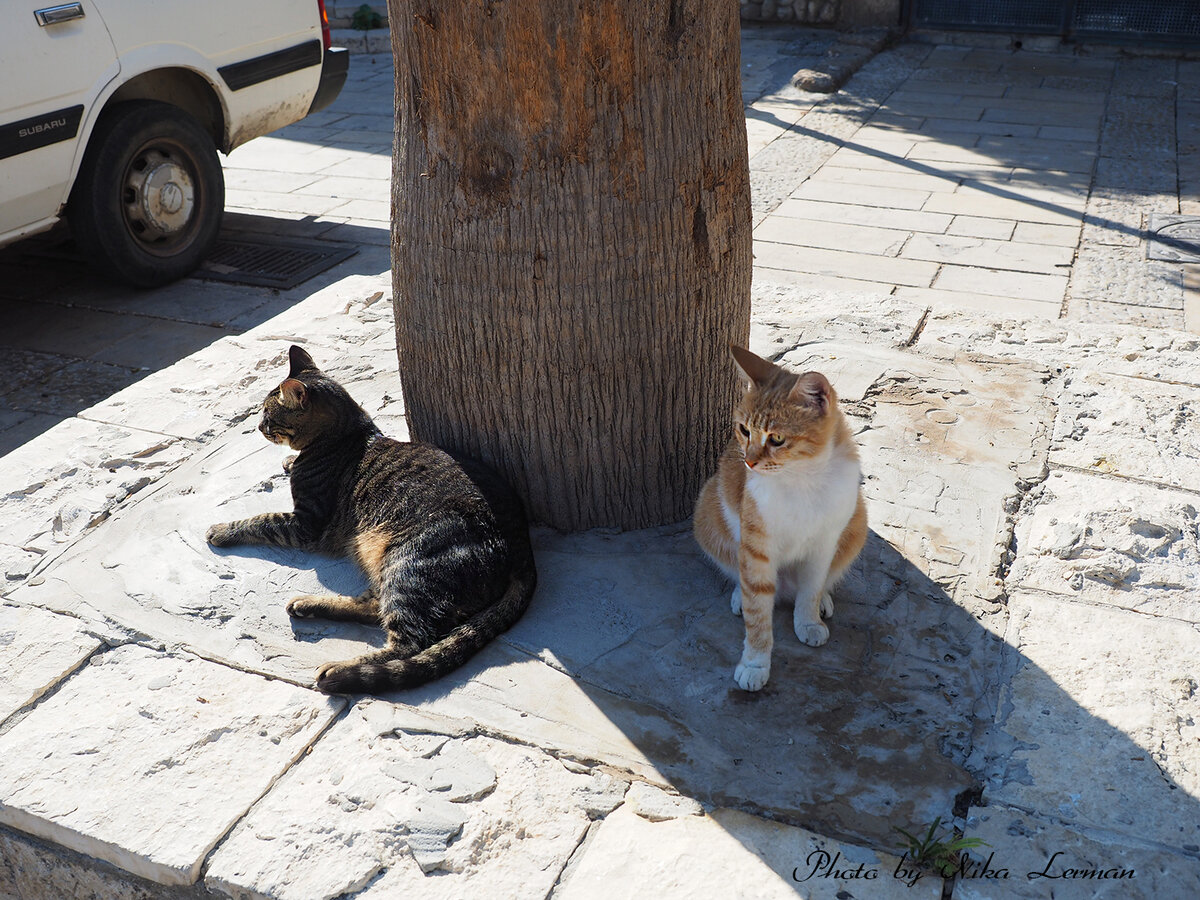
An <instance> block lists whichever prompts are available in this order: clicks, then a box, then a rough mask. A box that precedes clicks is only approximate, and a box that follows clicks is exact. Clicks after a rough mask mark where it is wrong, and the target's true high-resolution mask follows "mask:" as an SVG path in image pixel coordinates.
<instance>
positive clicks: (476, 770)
mask: <svg viewBox="0 0 1200 900" xmlns="http://www.w3.org/2000/svg"><path fill="white" fill-rule="evenodd" d="M385 771H386V773H387V774H388V775H390V776H391V777H392V778H395V779H396V780H398V781H402V782H405V783H407V784H411V785H413V786H414V787H417V788H420V789H421V790H423V791H434V792H437V793H438V794H439V795H440V796H441V797H443V798H444V799H446V800H451V801H454V802H458V803H462V802H466V801H470V800H478V799H479V798H480V797H484V796H486V795H487V794H488V793H490V792H491V790H492V789H493V788H494V787H495V786H496V771H495V770H494V769H493V768H492V767H491V766H490V765H488V764H487V762H486V761H485V760H483V759H480V758H479V757H478V756H476V755H475V754H474V753H471V752H470V751H469V750H467V749H466V748H465V747H464V746H463V745H462V743H461V742H458V741H455V742H453V743H448V744H446V745H445V746H444V747H442V748H441V749H440V750H439V751H438V752H437V753H436V754H435V755H433V756H432V757H431V758H428V759H426V758H424V757H420V756H417V757H414V758H413V759H410V760H408V761H406V762H397V763H394V764H393V765H391V766H389V767H388V768H387V769H386V770H385Z"/></svg>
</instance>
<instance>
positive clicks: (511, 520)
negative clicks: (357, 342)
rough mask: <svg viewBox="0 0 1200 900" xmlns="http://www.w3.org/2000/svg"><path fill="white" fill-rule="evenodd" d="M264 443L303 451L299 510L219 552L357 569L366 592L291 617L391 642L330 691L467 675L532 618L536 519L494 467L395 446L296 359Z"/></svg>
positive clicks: (340, 671) (303, 603) (296, 499)
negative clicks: (282, 550) (368, 628)
mask: <svg viewBox="0 0 1200 900" xmlns="http://www.w3.org/2000/svg"><path fill="white" fill-rule="evenodd" d="M259 430H260V431H262V433H263V435H264V436H265V437H267V439H268V440H271V441H274V442H276V443H280V444H287V445H288V446H290V447H292V448H293V449H295V450H298V451H300V452H299V454H298V455H297V456H295V457H294V458H292V459H290V460H289V461H288V463H287V464H285V468H287V470H288V472H289V475H290V478H291V487H292V501H293V505H294V507H295V509H294V511H293V512H290V513H265V514H263V515H259V516H254V517H252V518H249V519H242V520H240V521H236V522H228V523H224V524H219V525H214V526H212V527H211V528H210V529H209V531H208V541H209V543H211V544H212V545H213V546H217V547H228V546H233V545H236V544H269V545H272V546H278V547H296V548H300V549H303V550H309V551H315V552H323V553H330V554H334V555H340V556H349V557H351V558H352V559H354V561H355V562H356V563H357V564H358V565H359V567H360V568H361V569H362V570H363V572H364V574H365V575H366V576H367V581H368V583H369V585H370V588H369V589H368V590H367V591H365V592H364V593H363V594H361V595H359V596H358V597H334V596H311V595H307V596H302V597H294V598H293V599H292V600H291V601H290V602H289V603H288V612H289V613H290V614H291V615H293V616H296V617H312V616H318V617H322V618H328V619H340V620H345V621H353V622H363V623H366V624H372V625H378V626H380V627H382V628H383V629H385V630H386V632H387V645H386V646H385V647H384V648H383V649H382V650H378V651H376V652H373V653H368V654H366V655H364V656H361V657H359V658H358V659H354V660H349V661H346V662H334V663H328V664H326V665H324V666H322V667H321V668H320V669H319V670H318V672H317V687H318V688H320V689H321V690H323V691H325V692H327V693H338V694H349V693H381V692H384V691H388V690H395V689H399V688H406V687H413V686H415V685H419V684H423V683H424V682H427V681H431V680H433V679H435V678H438V677H440V676H442V675H444V674H446V673H447V672H450V671H452V670H454V669H457V668H458V667H459V666H461V665H462V664H463V663H464V662H466V661H467V659H469V658H470V657H471V656H472V655H473V654H474V653H476V652H477V651H479V650H480V649H481V648H482V647H483V646H484V645H485V644H487V643H488V641H490V640H491V639H492V638H494V637H496V635H498V634H500V633H501V632H503V631H505V630H506V629H508V628H509V627H510V626H511V625H512V624H513V623H514V622H516V621H517V619H519V618H520V617H521V614H522V613H524V611H525V608H526V607H527V606H528V605H529V601H530V599H531V597H532V596H533V591H534V587H535V585H536V582H537V573H536V570H535V568H534V561H533V550H532V547H531V545H530V541H529V525H528V522H527V520H526V517H525V510H524V507H523V506H522V504H521V501H520V499H519V498H518V497H517V495H516V494H515V492H514V491H513V490H512V488H511V487H510V486H509V485H508V484H506V483H505V482H504V481H503V480H502V479H501V478H500V476H499V475H497V474H496V473H495V472H494V471H492V470H491V469H490V468H488V467H487V466H485V465H484V464H483V463H481V462H478V461H477V460H472V459H468V458H464V457H455V456H452V455H450V454H449V453H446V452H444V451H442V450H439V449H438V448H436V447H433V446H431V445H429V444H423V443H402V442H400V441H394V440H391V439H390V438H386V437H384V436H383V435H382V434H381V433H380V432H379V430H378V429H377V428H376V427H375V424H374V423H373V422H372V421H371V419H370V417H369V416H368V415H367V414H366V413H365V412H364V411H363V410H362V408H361V407H360V406H359V405H358V404H357V403H355V402H354V401H353V400H352V399H351V398H350V395H349V394H347V393H346V391H345V389H344V388H342V387H341V385H339V384H338V383H337V382H335V381H334V380H333V379H331V378H329V377H328V376H326V375H324V374H323V373H322V372H321V371H320V370H319V369H317V367H316V365H315V364H314V363H313V361H312V359H311V357H309V355H308V354H307V353H306V352H305V351H304V350H302V349H301V348H299V347H295V346H294V347H292V348H291V371H290V373H289V376H288V378H287V379H286V380H285V381H284V382H283V383H282V384H281V385H280V386H279V387H278V388H277V389H276V390H274V391H272V392H271V393H270V394H269V395H268V397H267V399H266V401H265V402H264V404H263V414H262V419H261V421H260V423H259Z"/></svg>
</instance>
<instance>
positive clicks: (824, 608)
mask: <svg viewBox="0 0 1200 900" xmlns="http://www.w3.org/2000/svg"><path fill="white" fill-rule="evenodd" d="M821 618H822V619H832V618H833V594H831V593H829V591H825V592H824V593H822V594H821Z"/></svg>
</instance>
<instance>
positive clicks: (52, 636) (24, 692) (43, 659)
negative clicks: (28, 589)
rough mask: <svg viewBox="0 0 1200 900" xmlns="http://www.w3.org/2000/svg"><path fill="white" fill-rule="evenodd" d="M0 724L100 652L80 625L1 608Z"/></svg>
mask: <svg viewBox="0 0 1200 900" xmlns="http://www.w3.org/2000/svg"><path fill="white" fill-rule="evenodd" d="M0 647H2V648H3V655H2V656H0V722H3V721H4V720H5V719H7V718H8V717H9V716H11V715H12V714H13V713H15V712H16V711H17V710H19V709H21V708H22V707H24V706H28V705H29V704H30V703H32V702H33V701H35V700H37V699H38V698H39V697H41V696H42V694H44V693H45V692H46V691H48V690H49V689H50V688H52V687H54V685H56V684H58V682H60V681H61V680H62V679H64V678H66V677H67V676H68V675H70V674H71V673H72V672H73V671H75V669H77V668H78V667H79V666H80V664H82V663H83V661H84V660H86V659H87V658H88V657H89V656H91V655H92V654H93V653H95V652H96V651H97V650H99V649H100V647H101V642H100V641H99V640H97V639H96V638H95V637H93V636H92V635H90V634H88V632H87V631H86V630H85V629H84V628H83V625H82V623H81V622H80V621H79V620H78V619H72V618H69V617H67V616H56V615H54V614H53V613H48V612H45V611H44V610H40V609H25V608H23V607H19V606H7V605H0Z"/></svg>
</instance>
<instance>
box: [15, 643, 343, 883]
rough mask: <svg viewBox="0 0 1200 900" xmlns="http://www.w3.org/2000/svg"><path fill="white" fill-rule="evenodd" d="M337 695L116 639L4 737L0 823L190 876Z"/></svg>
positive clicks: (111, 858)
mask: <svg viewBox="0 0 1200 900" xmlns="http://www.w3.org/2000/svg"><path fill="white" fill-rule="evenodd" d="M165 678H169V679H170V680H169V681H163V680H162V679H165ZM342 705H343V701H341V700H334V699H330V698H327V697H323V696H321V695H320V694H317V693H315V692H311V691H306V690H303V689H300V688H297V687H294V686H292V685H289V684H286V683H284V682H281V681H270V680H267V679H264V678H260V677H258V676H256V675H248V674H246V673H244V672H238V671H236V670H233V669H228V668H226V667H224V666H219V665H216V664H213V663H210V662H205V661H202V660H199V659H195V658H193V657H189V656H168V655H164V654H161V653H155V652H153V651H151V650H147V649H145V648H142V647H136V646H126V647H119V648H117V649H115V650H111V651H109V652H107V653H104V654H102V655H100V656H97V657H95V658H93V660H92V662H91V663H90V664H89V665H88V666H87V667H85V668H84V669H82V670H81V671H79V672H77V673H76V674H75V675H74V676H72V677H71V678H70V679H69V680H68V681H67V682H66V683H65V684H64V685H63V686H62V688H60V689H59V690H58V691H57V692H56V693H55V694H54V695H53V696H51V697H49V698H47V699H45V700H43V701H42V702H41V703H39V704H38V705H37V706H36V707H35V708H34V709H33V710H32V711H31V712H30V713H29V714H28V715H27V716H25V717H24V718H22V719H21V720H20V721H18V722H17V723H16V725H14V726H13V727H12V728H11V729H10V730H9V731H7V732H6V733H5V734H3V735H0V822H2V823H3V824H5V825H8V826H10V827H12V828H16V829H18V830H20V831H24V832H26V833H28V834H32V835H34V836H36V837H40V838H43V839H45V840H48V841H52V842H54V843H57V844H61V845H63V846H65V847H68V848H70V849H72V850H76V851H78V852H80V853H85V854H88V855H90V856H94V857H96V858H98V859H102V860H105V861H107V862H110V863H112V864H113V865H115V866H118V867H120V868H123V869H125V870H126V871H129V872H132V873H134V874H135V875H141V876H142V877H144V878H149V879H150V880H152V881H157V882H159V883H161V884H176V885H179V884H190V883H192V882H194V881H195V880H196V878H197V877H198V875H199V872H200V866H201V864H202V863H203V862H204V858H205V856H206V855H207V854H208V852H209V850H211V849H212V847H213V846H214V845H215V844H216V843H217V841H218V840H219V839H220V838H221V837H222V836H223V835H224V834H225V832H226V831H227V830H228V829H229V827H230V826H231V825H232V824H233V823H234V822H235V821H237V820H238V819H239V818H240V817H241V816H242V815H243V814H244V813H245V812H246V810H247V809H249V808H250V806H251V805H252V804H253V803H254V801H255V800H257V799H258V797H259V796H261V794H262V793H263V792H264V791H265V790H266V789H267V788H268V787H269V786H270V785H271V783H272V782H273V781H274V780H275V779H276V778H278V777H279V775H280V774H281V773H282V772H283V771H284V770H285V769H286V768H287V767H288V766H289V765H291V763H292V762H293V761H294V760H295V759H296V757H297V756H299V755H300V754H302V753H303V752H304V750H305V749H306V748H307V747H308V745H309V744H310V743H311V742H312V741H313V740H314V739H315V738H316V737H317V735H319V734H320V733H321V731H322V730H323V729H324V728H325V727H326V726H327V725H328V723H329V722H330V721H331V720H332V719H333V717H334V716H335V715H336V713H337V711H338V710H339V709H340V708H341V707H342ZM247 760H253V761H254V764H253V765H246V761H247ZM114 785H118V786H119V787H120V793H121V802H119V803H115V802H113V790H114ZM181 811H186V813H182V812H181Z"/></svg>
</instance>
